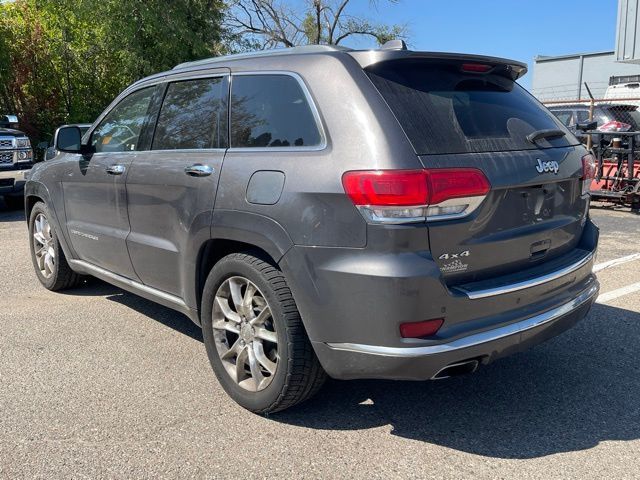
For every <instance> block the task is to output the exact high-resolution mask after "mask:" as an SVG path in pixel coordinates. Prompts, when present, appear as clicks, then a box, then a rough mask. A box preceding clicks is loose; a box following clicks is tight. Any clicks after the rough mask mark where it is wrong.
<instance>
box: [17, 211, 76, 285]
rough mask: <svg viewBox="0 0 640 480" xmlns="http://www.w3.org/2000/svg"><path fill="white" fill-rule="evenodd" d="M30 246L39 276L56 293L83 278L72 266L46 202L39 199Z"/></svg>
mask: <svg viewBox="0 0 640 480" xmlns="http://www.w3.org/2000/svg"><path fill="white" fill-rule="evenodd" d="M29 246H30V248H31V260H32V262H33V267H34V269H35V271H36V276H37V277H38V280H40V283H41V284H42V285H43V286H44V288H46V289H47V290H51V291H53V292H55V291H59V290H66V289H68V288H72V287H75V286H77V285H78V283H79V282H80V280H81V278H82V277H81V276H80V275H79V274H77V273H76V272H74V271H73V270H72V269H71V267H70V266H69V263H68V262H67V259H66V257H65V256H64V252H63V251H62V247H60V241H59V240H58V234H57V232H56V231H55V229H54V227H53V224H52V223H51V215H50V213H49V209H48V208H47V206H46V205H45V204H44V203H43V202H37V203H36V204H35V205H34V206H33V209H32V210H31V215H30V216H29Z"/></svg>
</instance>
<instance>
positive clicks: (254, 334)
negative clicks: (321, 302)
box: [212, 276, 279, 392]
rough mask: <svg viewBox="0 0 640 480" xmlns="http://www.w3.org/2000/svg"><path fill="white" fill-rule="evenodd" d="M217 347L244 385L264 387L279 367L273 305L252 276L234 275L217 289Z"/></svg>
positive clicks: (226, 365)
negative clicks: (271, 306)
mask: <svg viewBox="0 0 640 480" xmlns="http://www.w3.org/2000/svg"><path fill="white" fill-rule="evenodd" d="M212 327H213V336H214V339H215V344H216V350H217V352H218V355H219V357H220V360H221V361H222V364H223V365H224V368H225V370H226V372H227V373H228V374H229V376H230V377H231V378H232V379H233V381H234V382H235V383H237V384H238V385H239V386H240V387H242V388H244V389H245V390H248V391H251V392H258V391H261V390H264V389H265V388H267V387H268V386H269V384H270V383H271V381H272V380H273V378H274V376H275V373H276V370H277V368H278V360H279V356H278V338H277V334H276V330H275V324H274V322H273V317H272V313H271V308H270V307H269V304H268V302H267V300H266V299H265V297H264V295H263V294H262V292H260V290H259V289H258V287H257V286H256V285H255V284H254V283H253V282H251V281H250V280H249V279H247V278H244V277H240V276H234V277H231V278H228V279H227V280H225V281H224V282H223V283H222V285H220V287H219V288H218V291H217V292H216V295H215V299H214V305H213V313H212Z"/></svg>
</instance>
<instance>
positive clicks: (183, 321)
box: [59, 277, 203, 342]
mask: <svg viewBox="0 0 640 480" xmlns="http://www.w3.org/2000/svg"><path fill="white" fill-rule="evenodd" d="M59 293H61V294H65V295H74V296H83V297H85V296H86V297H92V296H101V297H105V298H106V299H107V300H110V301H112V302H116V303H119V304H121V305H125V306H127V307H129V308H131V309H133V310H135V311H136V312H139V313H141V314H143V315H146V316H147V317H149V318H150V319H152V320H155V321H156V322H158V323H161V324H163V325H165V326H167V327H169V328H172V329H173V330H175V331H177V332H179V333H182V334H183V335H186V336H187V337H191V338H193V339H194V340H198V341H199V342H202V341H203V340H202V330H201V329H200V327H198V326H197V325H196V324H194V323H193V322H192V321H191V319H189V317H187V316H186V315H183V314H182V313H180V312H176V311H174V310H171V309H170V308H167V307H164V306H162V305H160V304H157V303H154V302H152V301H150V300H147V299H146V298H142V297H139V296H137V295H134V294H133V293H129V292H127V291H125V290H122V289H121V288H118V287H115V286H113V285H110V284H108V283H106V282H103V281H102V280H99V279H97V278H93V277H88V278H87V280H86V283H85V284H84V285H81V286H80V287H78V288H74V289H73V290H65V291H62V292H59Z"/></svg>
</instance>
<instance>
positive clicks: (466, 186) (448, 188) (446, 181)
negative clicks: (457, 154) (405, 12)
mask: <svg viewBox="0 0 640 480" xmlns="http://www.w3.org/2000/svg"><path fill="white" fill-rule="evenodd" d="M427 178H428V182H429V193H430V195H429V204H438V203H442V202H445V201H447V200H450V199H453V198H465V197H475V196H480V195H486V194H487V193H488V192H489V190H490V189H491V185H489V181H488V180H487V177H485V176H484V173H482V172H481V171H480V170H476V169H473V168H446V169H441V170H429V171H428V176H427Z"/></svg>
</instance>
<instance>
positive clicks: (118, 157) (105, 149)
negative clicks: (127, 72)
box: [62, 86, 157, 280]
mask: <svg viewBox="0 0 640 480" xmlns="http://www.w3.org/2000/svg"><path fill="white" fill-rule="evenodd" d="M156 91H157V88H156V87H155V86H151V87H147V88H141V89H139V90H135V91H133V92H131V93H128V94H126V95H124V96H123V97H122V98H121V99H120V100H119V101H117V103H116V104H115V106H114V107H113V108H112V109H111V110H109V111H108V112H107V113H106V114H105V115H104V116H103V117H102V118H101V119H100V121H99V123H98V124H97V126H96V127H95V129H93V131H92V132H91V135H90V137H89V142H90V144H91V145H92V146H93V148H94V150H95V153H94V154H93V155H91V156H86V157H85V156H81V155H76V157H77V163H70V165H71V166H70V170H69V172H67V175H66V176H65V177H64V180H63V182H62V188H63V192H64V203H65V214H66V225H67V229H68V232H69V237H70V239H71V244H72V247H73V249H74V251H75V252H76V255H77V256H78V258H79V259H81V260H85V261H87V262H89V263H92V264H94V265H97V266H99V267H102V268H105V269H107V270H109V271H111V272H114V273H117V274H119V275H122V276H125V277H127V278H131V279H135V280H137V279H138V278H137V276H136V274H135V272H134V270H133V266H132V264H131V260H130V258H129V253H128V252H127V246H126V238H127V235H128V234H129V215H128V212H127V191H126V180H127V175H128V173H129V167H130V166H131V164H132V162H133V160H134V158H135V156H136V155H137V154H138V153H137V150H138V149H139V138H140V134H141V132H142V130H143V127H144V125H145V123H146V122H147V121H148V118H149V109H150V106H151V105H152V98H153V96H154V94H155V92H156Z"/></svg>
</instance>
